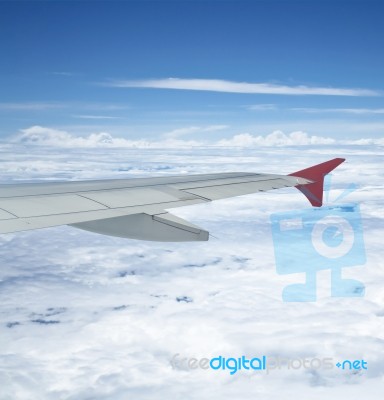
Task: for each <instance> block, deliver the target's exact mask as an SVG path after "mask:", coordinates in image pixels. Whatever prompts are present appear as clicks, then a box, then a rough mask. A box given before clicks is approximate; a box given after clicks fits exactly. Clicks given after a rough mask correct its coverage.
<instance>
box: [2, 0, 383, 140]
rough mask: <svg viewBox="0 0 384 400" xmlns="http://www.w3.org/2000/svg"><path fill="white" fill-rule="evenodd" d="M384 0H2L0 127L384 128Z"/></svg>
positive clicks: (335, 132)
mask: <svg viewBox="0 0 384 400" xmlns="http://www.w3.org/2000/svg"><path fill="white" fill-rule="evenodd" d="M383 12H384V3H382V2H380V1H377V2H375V1H321V2H319V1H317V2H315V1H309V0H308V1H300V2H299V1H280V2H278V1H268V2H267V1H233V2H232V1H179V2H176V1H169V2H167V1H155V2H151V1H141V2H139V1H109V2H106V1H40V2H38V1H28V2H23V1H12V2H11V1H9V2H8V1H2V2H0V35H1V36H0V37H1V39H0V52H1V53H0V54H1V63H0V118H1V121H2V123H1V126H0V136H1V137H2V138H6V137H9V136H11V135H14V134H15V133H17V132H18V131H19V130H20V129H26V128H29V127H31V126H34V125H39V126H44V127H49V128H52V129H61V130H65V131H67V132H70V133H71V134H74V135H84V134H89V133H92V132H108V133H110V134H111V135H114V136H121V137H125V138H132V139H137V138H148V139H159V138H162V137H170V136H172V135H173V136H174V137H176V136H177V137H181V136H182V137H183V138H185V139H187V138H188V139H189V138H191V137H193V138H197V139H199V138H202V137H207V135H209V136H210V137H212V138H215V139H218V138H226V137H231V136H233V135H235V134H239V133H250V134H253V135H256V134H257V135H267V134H269V133H271V132H272V131H274V130H282V131H284V132H286V133H289V132H292V131H305V132H308V133H309V134H310V135H319V136H325V137H333V138H351V139H352V138H362V137H383V136H384V101H383V96H384V78H383V71H384V52H383V48H384V46H383V45H384V43H383V42H384V26H383V24H382V15H383ZM169 78H176V79H177V80H175V79H173V80H169ZM240 83H241V85H239V84H240ZM255 84H256V86H255ZM174 86H177V87H178V89H177V90H176V89H172V88H170V87H174ZM217 88H219V90H220V91H217V90H218V89H217ZM202 89H204V90H202ZM261 92H268V93H261ZM191 128H195V129H191Z"/></svg>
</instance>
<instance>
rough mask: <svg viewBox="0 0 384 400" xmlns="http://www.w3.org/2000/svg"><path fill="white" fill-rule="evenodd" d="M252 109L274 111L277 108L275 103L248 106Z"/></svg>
mask: <svg viewBox="0 0 384 400" xmlns="http://www.w3.org/2000/svg"><path fill="white" fill-rule="evenodd" d="M246 108H247V110H250V111H273V110H277V107H276V105H275V104H252V105H250V106H247V107H246Z"/></svg>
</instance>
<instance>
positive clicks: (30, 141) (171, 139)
mask: <svg viewBox="0 0 384 400" xmlns="http://www.w3.org/2000/svg"><path fill="white" fill-rule="evenodd" d="M226 128H228V126H226V125H208V126H205V127H204V126H190V127H184V128H178V129H174V130H173V131H170V132H167V133H166V134H164V135H163V136H164V139H162V140H148V139H138V140H129V139H125V138H119V137H113V136H112V135H111V134H110V133H107V132H99V133H91V134H90V135H88V136H85V137H83V136H75V135H73V134H71V133H69V132H67V131H64V130H59V129H54V128H47V127H43V126H38V125H36V126H32V127H30V128H26V129H22V130H21V133H20V134H18V135H16V136H14V137H13V138H11V140H10V142H11V143H22V144H27V145H40V146H51V147H66V148H69V147H84V148H86V147H89V148H94V147H101V148H102V147H106V148H108V147H110V148H144V149H145V148H153V149H155V148H178V147H180V148H182V147H217V146H219V147H245V148H246V147H250V148H252V147H260V146H271V147H274V146H308V145H324V144H348V145H367V144H372V145H384V138H361V139H355V140H336V139H333V138H330V137H323V136H316V135H309V134H308V133H306V132H303V131H293V132H291V133H289V134H286V133H284V132H282V131H280V130H275V131H273V132H272V133H270V134H267V135H264V136H263V135H252V134H250V133H240V134H236V135H234V136H232V137H230V138H223V139H218V140H209V139H205V140H193V139H190V140H186V139H179V137H181V136H184V135H188V134H192V133H201V132H202V133H204V132H206V133H208V132H215V131H220V130H224V129H226Z"/></svg>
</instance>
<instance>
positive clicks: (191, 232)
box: [71, 213, 209, 242]
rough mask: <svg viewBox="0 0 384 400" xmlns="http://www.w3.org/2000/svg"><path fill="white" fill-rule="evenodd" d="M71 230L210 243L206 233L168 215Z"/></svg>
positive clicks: (109, 221)
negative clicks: (207, 241)
mask: <svg viewBox="0 0 384 400" xmlns="http://www.w3.org/2000/svg"><path fill="white" fill-rule="evenodd" d="M71 226H73V227H75V228H79V229H83V230H86V231H90V232H95V233H101V234H103V235H109V236H117V237H122V238H129V239H138V240H149V241H157V242H195V241H206V240H208V239H209V233H208V232H207V231H205V230H204V229H201V228H199V227H198V226H196V225H193V224H191V223H190V222H188V221H185V220H183V219H182V218H179V217H176V216H175V215H172V214H169V213H162V214H158V215H149V214H145V213H140V214H133V215H126V216H123V217H115V218H108V219H102V220H98V221H89V222H83V223H79V224H71Z"/></svg>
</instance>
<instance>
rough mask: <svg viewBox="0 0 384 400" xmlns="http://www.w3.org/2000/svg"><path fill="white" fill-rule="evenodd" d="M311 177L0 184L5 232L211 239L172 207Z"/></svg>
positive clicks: (236, 175)
mask: <svg viewBox="0 0 384 400" xmlns="http://www.w3.org/2000/svg"><path fill="white" fill-rule="evenodd" d="M310 182H312V181H310V180H307V179H305V178H298V177H294V176H285V175H268V174H254V173H219V174H202V175H189V176H188V175H180V176H171V177H159V178H140V179H119V180H105V181H81V182H60V183H33V184H17V185H2V186H0V233H9V232H17V231H24V230H31V229H38V228H46V227H51V226H56V225H71V226H74V227H76V228H80V229H85V230H89V231H92V232H97V233H102V234H107V235H112V236H119V237H127V238H134V239H143V240H156V241H195V240H208V237H209V234H208V232H207V231H205V230H204V229H201V228H199V227H197V226H195V225H193V224H191V223H189V222H187V221H185V220H183V219H181V218H178V217H176V216H174V215H172V214H170V213H168V212H166V210H167V209H170V208H175V207H183V206H188V205H193V204H199V203H205V202H209V201H212V200H218V199H224V198H227V197H233V196H239V195H244V194H250V193H256V192H262V191H266V190H271V189H279V188H282V187H291V186H297V185H299V184H301V185H305V184H308V183H310Z"/></svg>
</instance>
